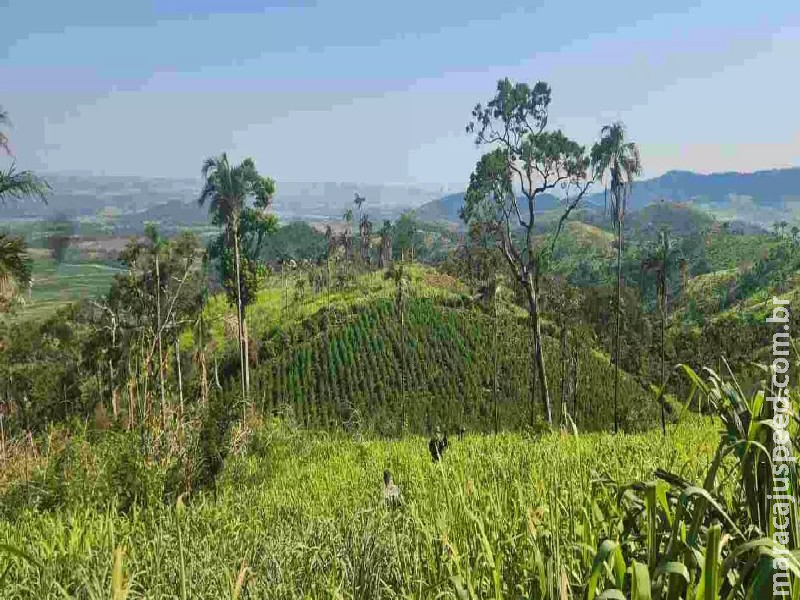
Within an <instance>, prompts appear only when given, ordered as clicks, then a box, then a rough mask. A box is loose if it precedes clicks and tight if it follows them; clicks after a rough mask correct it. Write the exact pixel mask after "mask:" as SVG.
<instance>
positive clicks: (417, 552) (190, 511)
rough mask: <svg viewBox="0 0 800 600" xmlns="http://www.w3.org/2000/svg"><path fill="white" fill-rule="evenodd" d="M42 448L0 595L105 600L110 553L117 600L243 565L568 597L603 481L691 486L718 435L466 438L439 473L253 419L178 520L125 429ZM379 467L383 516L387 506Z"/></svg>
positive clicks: (378, 591)
mask: <svg viewBox="0 0 800 600" xmlns="http://www.w3.org/2000/svg"><path fill="white" fill-rule="evenodd" d="M65 436H67V437H66V439H65ZM46 440H49V442H48V441H46ZM41 441H42V443H43V446H42V447H41V456H40V457H39V459H38V460H37V465H38V466H37V467H36V468H35V469H33V470H32V474H31V484H30V488H31V489H30V491H29V493H30V502H31V504H32V505H34V504H35V505H37V506H39V507H40V508H39V509H38V510H28V509H21V508H20V509H19V510H18V511H17V510H16V509H15V510H14V512H15V514H14V518H13V519H12V520H11V521H0V544H6V545H8V546H10V547H12V548H14V549H16V550H19V551H20V552H18V553H14V552H12V553H10V554H9V552H8V550H9V548H8V547H6V552H4V553H3V554H0V574H3V573H4V576H5V581H4V584H3V587H0V590H2V596H3V597H4V598H9V599H12V598H14V599H16V598H20V599H21V598H45V597H62V595H61V593H60V591H59V590H60V589H63V590H64V591H66V592H67V593H68V595H70V596H71V597H77V598H107V597H109V593H110V591H111V589H112V581H113V580H114V578H115V575H114V573H113V571H114V568H115V567H114V564H115V551H119V554H118V555H116V556H117V558H116V560H117V561H118V565H117V567H118V568H120V569H121V577H119V576H117V579H116V581H118V582H121V585H122V587H129V589H130V594H129V596H128V597H129V598H159V597H176V596H178V597H187V598H201V597H203V598H225V597H229V596H230V593H231V587H232V582H234V581H235V580H236V579H237V577H238V576H239V574H240V571H241V573H242V574H243V577H244V579H245V580H246V582H247V583H246V595H245V596H243V597H249V598H267V597H268V598H299V597H309V598H326V597H328V598H337V597H341V598H387V597H420V598H433V597H452V598H456V597H458V591H457V587H456V586H455V584H454V579H453V578H456V577H458V578H459V579H460V581H461V583H460V584H459V585H463V586H469V587H470V588H472V589H473V590H474V593H475V595H476V596H477V597H495V596H496V595H497V594H504V595H506V596H508V597H520V596H524V597H558V596H553V595H551V591H548V588H550V587H551V586H552V583H553V581H552V579H553V578H554V576H555V579H556V582H558V581H559V578H560V577H561V575H560V573H561V572H562V571H563V573H564V574H565V575H566V576H567V578H568V581H569V585H570V587H571V588H574V593H575V595H578V594H579V590H580V589H581V588H582V586H583V585H584V583H585V578H586V575H587V573H588V572H589V570H590V568H591V564H592V561H593V559H594V550H595V545H596V543H597V541H598V539H599V537H604V536H612V537H613V536H615V535H616V533H615V531H616V526H617V524H618V523H619V521H620V519H621V517H622V514H621V510H620V508H619V507H618V505H617V501H616V495H617V492H618V491H619V490H618V487H617V486H616V485H615V484H614V483H613V482H614V481H618V482H623V481H625V482H627V481H632V480H634V479H641V478H648V477H650V476H651V475H652V473H653V471H654V470H655V469H656V468H664V469H668V470H673V471H676V472H678V473H680V474H681V475H682V476H684V477H685V478H687V479H688V480H690V481H693V482H700V481H701V477H702V473H703V470H704V468H705V466H706V464H707V463H708V461H709V460H710V458H711V455H712V453H713V448H714V426H713V425H711V424H710V423H708V422H701V421H699V420H698V421H695V422H692V423H690V424H686V425H684V426H681V427H680V429H679V430H678V431H677V432H676V433H674V434H673V435H671V436H670V437H669V438H668V439H667V440H666V441H665V440H664V439H663V438H662V436H661V434H660V433H650V434H645V435H637V436H625V437H622V438H612V437H610V436H607V435H586V436H580V437H573V436H570V437H563V436H561V435H558V434H553V435H546V436H545V437H543V438H540V439H538V440H526V439H524V438H521V437H519V436H518V435H512V434H506V435H501V436H498V437H485V436H466V437H465V438H464V440H463V441H453V442H452V444H451V446H452V447H451V448H450V449H449V450H448V452H447V454H446V457H445V460H444V461H443V462H442V463H439V464H433V463H431V461H430V457H429V456H428V454H427V449H426V441H425V440H424V439H422V438H417V437H410V438H405V439H403V440H401V441H377V440H376V441H364V442H354V441H352V440H348V439H342V438H329V437H327V436H318V437H310V436H309V435H308V434H302V433H297V432H292V431H291V430H289V429H286V428H285V427H281V426H272V425H269V424H261V423H258V422H257V421H256V420H251V421H250V422H249V424H248V428H247V429H236V430H235V431H234V432H232V434H231V436H230V438H229V439H228V443H229V444H231V445H232V446H233V449H234V453H235V456H232V457H231V458H230V459H229V460H228V462H227V464H226V466H225V470H224V472H223V473H222V475H221V476H220V479H219V481H218V483H217V493H216V502H215V501H214V496H213V495H212V494H210V493H207V494H203V495H199V496H192V498H191V501H190V502H189V503H188V505H187V506H186V508H185V510H183V511H181V510H180V509H176V503H175V493H174V491H175V490H174V489H172V490H171V489H170V486H171V485H173V484H172V483H171V482H170V477H171V476H172V473H174V468H173V467H174V465H175V464H177V463H178V462H179V456H177V455H171V454H169V453H167V455H165V456H162V457H156V456H152V457H148V458H145V457H144V456H142V455H141V453H140V450H138V449H137V448H136V447H137V446H138V444H137V443H136V440H135V439H131V437H129V436H127V435H126V434H121V433H105V434H87V435H86V436H83V435H80V434H67V433H66V432H65V431H64V430H60V431H59V430H56V431H53V432H52V433H51V435H50V436H49V437H48V438H43V439H42V440H41ZM18 451H19V454H16V455H15V456H16V460H20V459H21V458H22V454H21V451H22V449H21V448H20V449H19V450H18ZM19 467H21V465H17V468H19ZM387 468H388V469H390V470H391V472H392V474H393V476H394V480H395V482H396V483H397V484H398V485H399V486H400V487H401V489H402V494H403V499H404V502H403V505H402V506H401V507H399V508H398V509H395V510H391V509H387V507H386V506H384V503H383V501H382V495H381V486H382V479H381V477H382V473H383V470H384V469H387ZM567 474H569V476H566V475H567ZM23 488H24V486H23V485H22V484H20V482H19V481H18V482H16V485H15V486H11V488H6V493H5V495H4V496H3V507H4V512H5V513H6V514H8V513H9V512H11V511H12V509H14V508H15V506H16V504H17V503H18V504H19V506H20V507H22V506H24V505H25V490H24V489H23ZM165 495H166V496H167V497H168V500H167V501H166V502H165V501H164V500H163V497H164V496H165ZM22 553H24V555H23V554H22ZM37 565H41V566H40V567H37ZM543 594H547V595H546V596H544V595H543Z"/></svg>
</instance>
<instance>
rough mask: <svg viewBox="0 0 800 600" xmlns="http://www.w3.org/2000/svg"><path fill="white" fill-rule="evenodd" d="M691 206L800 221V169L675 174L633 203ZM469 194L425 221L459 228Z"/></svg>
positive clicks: (436, 204) (647, 187)
mask: <svg viewBox="0 0 800 600" xmlns="http://www.w3.org/2000/svg"><path fill="white" fill-rule="evenodd" d="M606 199H607V198H606V195H605V193H604V192H603V191H598V192H595V193H592V194H589V195H588V196H587V197H586V199H585V201H584V206H588V207H594V208H595V209H602V208H603V206H604V205H605V204H606ZM662 200H663V201H665V202H667V203H688V204H691V205H692V206H694V207H695V208H699V209H701V210H704V211H706V212H708V213H710V214H712V215H714V216H717V217H718V218H719V219H724V220H741V221H748V222H752V223H758V224H762V225H771V224H772V222H773V221H774V220H782V219H786V220H789V221H800V167H795V168H788V169H772V170H768V171H755V172H753V173H735V172H732V173H712V174H708V175H704V174H700V173H694V172H692V171H669V172H667V173H664V174H663V175H661V176H659V177H655V178H652V179H645V180H642V181H636V182H634V184H633V187H632V190H631V195H630V198H629V200H628V206H629V209H630V210H631V211H632V212H633V211H636V210H641V209H644V208H645V207H647V206H648V205H650V204H653V203H660V202H661V201H662ZM463 204H464V194H463V193H459V194H449V195H447V196H443V197H442V198H439V199H437V200H434V201H432V202H428V203H427V204H423V205H422V206H420V207H419V208H418V209H417V211H416V212H417V216H418V217H419V218H420V219H422V220H431V221H448V222H454V223H457V222H459V220H460V219H459V216H458V211H459V209H460V208H461V207H462V206H463ZM557 206H558V199H557V198H556V197H555V196H550V195H547V194H544V195H542V197H541V200H540V202H539V204H538V205H537V209H539V210H542V211H546V210H549V209H552V208H556V207H557Z"/></svg>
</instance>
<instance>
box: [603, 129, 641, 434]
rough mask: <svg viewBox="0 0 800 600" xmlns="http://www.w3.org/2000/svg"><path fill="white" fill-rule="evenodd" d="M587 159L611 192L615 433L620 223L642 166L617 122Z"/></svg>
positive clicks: (616, 425) (616, 422) (605, 131)
mask: <svg viewBox="0 0 800 600" xmlns="http://www.w3.org/2000/svg"><path fill="white" fill-rule="evenodd" d="M591 158H592V167H593V170H594V172H595V173H596V174H597V175H598V176H599V177H600V178H601V179H604V180H605V181H606V189H607V190H608V191H609V192H611V220H612V223H613V225H614V229H615V233H616V234H617V314H616V337H615V343H614V347H615V350H614V432H617V431H618V430H619V414H618V410H617V406H618V400H617V399H618V395H619V363H620V356H621V354H620V341H621V334H620V331H621V329H620V327H621V323H620V317H621V315H622V308H621V303H622V253H623V241H624V238H623V223H624V220H625V213H626V212H627V209H628V198H629V196H630V193H631V189H632V187H633V180H634V178H635V177H637V176H638V175H639V174H640V173H641V172H642V163H641V160H640V159H639V147H638V146H637V145H636V144H635V143H634V142H631V141H628V139H627V137H626V133H625V125H624V124H623V123H621V122H617V123H613V124H611V125H606V126H605V127H603V128H602V130H601V131H600V141H599V142H598V143H597V144H596V145H595V146H594V148H592V157H591Z"/></svg>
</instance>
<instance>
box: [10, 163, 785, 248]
mask: <svg viewBox="0 0 800 600" xmlns="http://www.w3.org/2000/svg"><path fill="white" fill-rule="evenodd" d="M43 176H44V177H45V178H46V179H47V181H48V182H49V183H50V185H51V186H52V188H53V193H52V194H51V195H50V197H49V199H48V204H47V205H44V204H40V203H35V202H24V203H19V204H7V205H5V206H2V207H0V220H7V219H48V218H54V217H56V216H60V217H65V218H69V219H84V220H96V221H100V222H103V223H105V224H106V225H107V226H109V227H110V228H112V229H113V230H116V231H120V232H129V231H138V230H141V228H142V227H143V225H144V223H145V222H147V221H155V222H158V223H160V224H161V225H162V227H163V228H164V229H165V230H167V231H169V230H172V229H176V228H178V227H181V226H197V225H202V224H206V223H208V216H207V211H206V210H205V209H201V208H200V207H199V206H198V205H197V201H196V199H197V195H198V193H199V191H200V188H201V182H200V180H199V179H197V180H194V179H167V178H143V177H118V176H117V177H113V176H99V175H72V174H69V175H67V174H63V173H50V174H43ZM440 189H441V188H440ZM595 189H597V190H598V191H597V192H595V193H593V194H591V195H589V196H588V197H587V198H586V200H585V202H584V206H587V207H591V206H594V207H602V206H603V204H604V197H603V192H602V191H601V190H600V188H599V186H598V187H597V188H595ZM356 193H359V194H360V195H362V196H365V197H366V199H367V200H366V203H365V204H364V207H363V208H364V212H365V213H367V214H368V215H369V217H370V219H371V220H372V221H373V223H380V221H381V220H383V219H395V218H397V217H398V216H399V215H400V214H401V213H402V212H403V211H405V210H409V209H415V210H416V213H417V216H418V218H419V219H421V220H424V221H443V222H450V223H460V219H459V214H458V213H459V210H460V209H461V207H462V206H463V203H464V194H463V193H453V194H446V195H442V194H441V191H439V192H437V191H436V190H435V189H434V188H432V187H429V188H427V189H426V188H425V187H423V186H405V185H362V184H356V183H290V182H285V183H281V182H278V185H277V194H276V197H275V201H274V206H273V208H274V210H275V213H276V214H277V215H278V217H279V218H280V219H281V220H282V221H284V222H286V221H292V220H305V221H313V222H321V221H331V220H341V218H342V215H343V213H344V211H345V210H347V209H348V208H354V207H353V198H354V195H355V194H356ZM662 199H663V200H664V201H667V202H689V203H691V204H692V205H693V206H694V207H695V208H700V209H703V210H706V211H707V212H709V213H711V214H712V215H713V216H715V217H717V218H718V219H726V220H740V221H748V222H752V223H758V224H762V225H771V224H772V222H774V221H776V220H787V221H797V222H800V168H791V169H775V170H771V171H757V172H755V173H714V174H711V175H701V174H698V173H693V172H689V171H670V172H668V173H665V174H664V175H661V176H660V177H656V178H654V179H647V180H643V181H638V182H636V183H635V184H634V185H633V189H632V194H631V198H630V207H631V210H637V209H641V208H643V207H645V206H647V205H649V204H651V203H653V202H657V201H660V200H662ZM559 203H560V202H559V200H558V198H557V197H555V196H551V195H548V194H543V195H542V196H540V197H539V199H538V201H537V210H541V211H546V210H550V209H553V208H557V207H558V206H559Z"/></svg>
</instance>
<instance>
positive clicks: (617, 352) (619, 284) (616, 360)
mask: <svg viewBox="0 0 800 600" xmlns="http://www.w3.org/2000/svg"><path fill="white" fill-rule="evenodd" d="M621 313H622V220H621V219H619V218H618V220H617V329H616V337H617V339H616V344H615V346H616V348H615V350H614V433H617V432H618V431H619V413H618V410H617V406H618V404H617V397H618V394H619V362H620V340H621V337H620V317H621Z"/></svg>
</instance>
